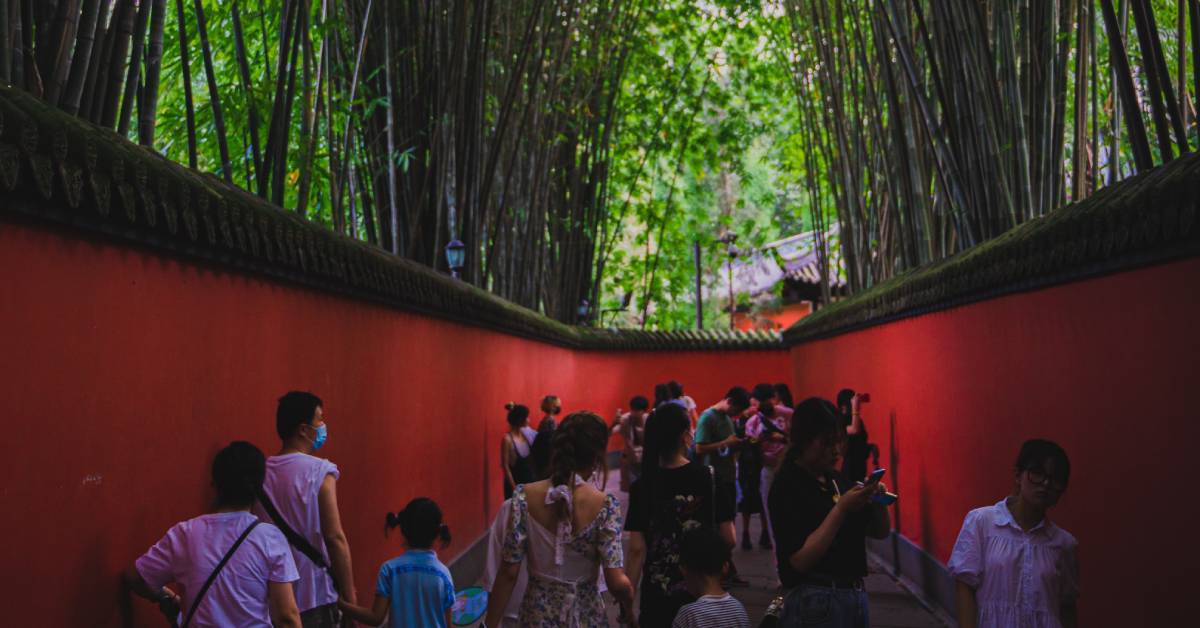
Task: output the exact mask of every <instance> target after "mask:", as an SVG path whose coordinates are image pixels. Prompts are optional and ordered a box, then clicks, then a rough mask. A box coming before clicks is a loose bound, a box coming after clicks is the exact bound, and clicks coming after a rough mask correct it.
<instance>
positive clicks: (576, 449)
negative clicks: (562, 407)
mask: <svg viewBox="0 0 1200 628" xmlns="http://www.w3.org/2000/svg"><path fill="white" fill-rule="evenodd" d="M608 435H609V431H608V425H607V424H605V423H604V419H602V418H600V417H599V416H598V415H596V414H595V413H594V412H588V411H587V410H582V411H579V412H572V413H571V414H568V415H567V418H565V419H563V421H562V423H561V424H559V426H558V429H556V430H554V436H552V437H551V438H550V485H551V486H558V485H560V484H565V485H566V486H568V487H571V486H572V485H573V478H574V477H575V473H576V472H577V471H582V470H584V469H587V468H589V467H595V466H597V465H599V466H601V468H602V469H603V472H604V473H606V474H607V473H608V468H607V465H606V464H605V462H606V461H605V458H606V456H605V454H606V453H607V452H608ZM558 506H559V508H558V517H559V520H560V521H563V520H566V519H567V518H568V517H569V516H570V512H569V511H568V510H567V504H566V503H565V502H558Z"/></svg>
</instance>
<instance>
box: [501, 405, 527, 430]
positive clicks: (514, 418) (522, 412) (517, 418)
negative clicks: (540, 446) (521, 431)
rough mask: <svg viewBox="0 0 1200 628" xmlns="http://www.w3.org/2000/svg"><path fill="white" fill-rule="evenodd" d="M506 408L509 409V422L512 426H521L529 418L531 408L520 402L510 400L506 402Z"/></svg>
mask: <svg viewBox="0 0 1200 628" xmlns="http://www.w3.org/2000/svg"><path fill="white" fill-rule="evenodd" d="M504 409H505V410H508V424H509V425H511V426H512V427H521V426H522V425H524V424H525V422H526V421H528V420H529V408H526V407H525V406H523V405H521V404H519V403H513V402H511V401H510V402H508V403H506V404H504Z"/></svg>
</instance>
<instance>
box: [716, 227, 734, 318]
mask: <svg viewBox="0 0 1200 628" xmlns="http://www.w3.org/2000/svg"><path fill="white" fill-rule="evenodd" d="M717 241H718V242H721V243H723V244H724V245H725V252H726V253H728V254H729V259H728V260H727V261H726V268H728V271H729V330H730V331H733V327H734V326H733V309H734V306H733V259H734V258H735V257H737V256H738V249H737V247H736V246H734V245H733V243H734V242H737V234H736V233H734V232H732V231H726V232H725V233H724V234H723V235H722V236H721V237H720V238H717Z"/></svg>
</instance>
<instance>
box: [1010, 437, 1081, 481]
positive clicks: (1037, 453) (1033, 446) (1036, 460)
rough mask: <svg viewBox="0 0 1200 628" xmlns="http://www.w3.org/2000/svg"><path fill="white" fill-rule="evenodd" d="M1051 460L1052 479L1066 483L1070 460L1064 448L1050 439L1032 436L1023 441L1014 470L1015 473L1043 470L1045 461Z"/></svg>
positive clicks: (1069, 471) (1069, 472)
mask: <svg viewBox="0 0 1200 628" xmlns="http://www.w3.org/2000/svg"><path fill="white" fill-rule="evenodd" d="M1051 461H1053V462H1054V479H1055V480H1057V481H1059V482H1062V483H1063V484H1066V483H1067V481H1068V480H1070V479H1071V461H1070V460H1068V459H1067V452H1066V450H1064V449H1063V448H1062V447H1061V446H1060V445H1059V444H1058V443H1056V442H1054V441H1052V440H1045V439H1042V438H1034V439H1030V440H1027V441H1025V443H1024V444H1023V445H1021V451H1020V453H1018V454H1017V464H1016V465H1015V470H1016V472H1017V473H1020V472H1022V471H1029V470H1034V471H1044V470H1045V468H1046V463H1047V462H1051Z"/></svg>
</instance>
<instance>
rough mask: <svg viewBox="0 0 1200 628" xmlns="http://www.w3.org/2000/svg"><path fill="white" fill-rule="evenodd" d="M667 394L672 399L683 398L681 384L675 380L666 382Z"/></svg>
mask: <svg viewBox="0 0 1200 628" xmlns="http://www.w3.org/2000/svg"><path fill="white" fill-rule="evenodd" d="M667 394H669V395H671V398H672V399H678V398H680V397H682V396H683V384H680V383H679V382H677V381H675V380H671V381H669V382H667Z"/></svg>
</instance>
